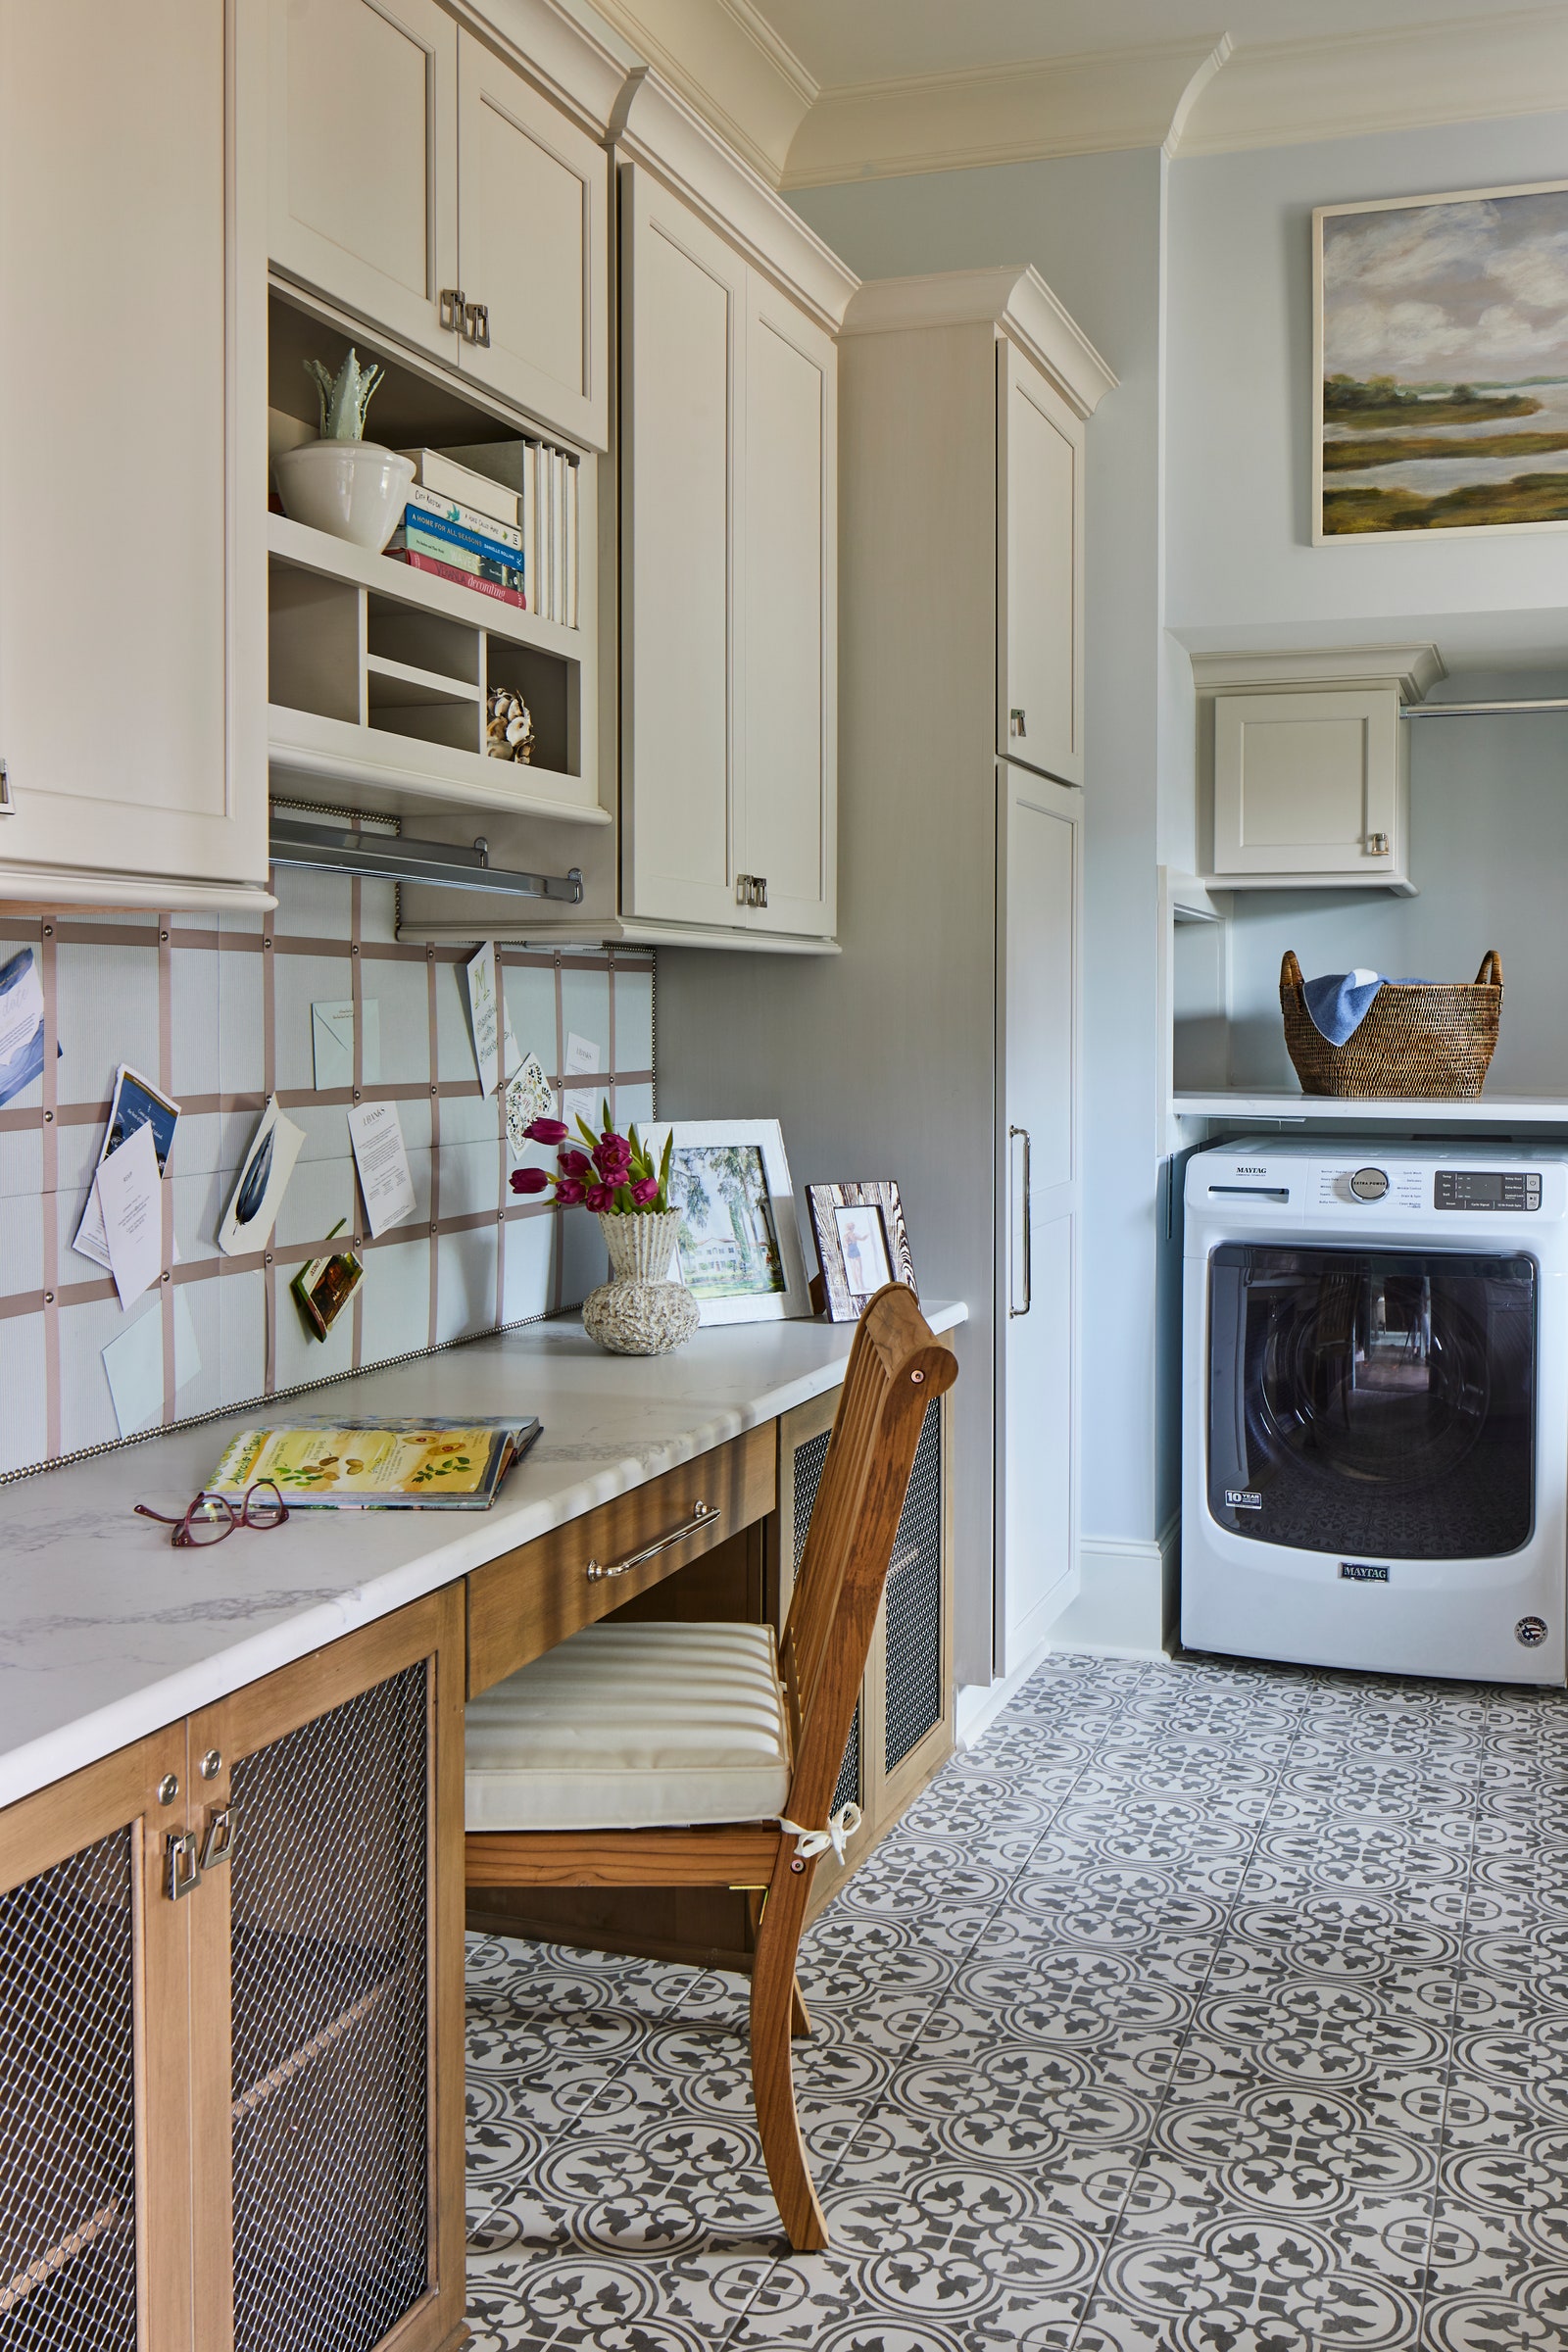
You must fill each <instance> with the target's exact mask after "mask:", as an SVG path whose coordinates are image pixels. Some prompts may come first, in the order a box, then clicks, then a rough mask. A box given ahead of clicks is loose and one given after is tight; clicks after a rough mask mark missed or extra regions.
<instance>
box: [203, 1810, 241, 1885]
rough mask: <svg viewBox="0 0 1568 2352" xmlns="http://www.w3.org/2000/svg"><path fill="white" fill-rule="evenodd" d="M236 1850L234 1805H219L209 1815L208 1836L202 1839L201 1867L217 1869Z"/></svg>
mask: <svg viewBox="0 0 1568 2352" xmlns="http://www.w3.org/2000/svg"><path fill="white" fill-rule="evenodd" d="M233 1851H234V1809H233V1807H232V1805H217V1806H215V1807H214V1809H213V1811H212V1812H211V1813H209V1815H208V1816H207V1836H206V1838H204V1839H203V1840H202V1858H201V1864H200V1867H201V1868H202V1869H203V1870H204V1871H207V1870H212V1869H215V1868H216V1866H217V1865H218V1864H219V1863H220V1862H226V1861H227V1860H228V1857H229V1855H230V1854H231V1853H232V1852H233Z"/></svg>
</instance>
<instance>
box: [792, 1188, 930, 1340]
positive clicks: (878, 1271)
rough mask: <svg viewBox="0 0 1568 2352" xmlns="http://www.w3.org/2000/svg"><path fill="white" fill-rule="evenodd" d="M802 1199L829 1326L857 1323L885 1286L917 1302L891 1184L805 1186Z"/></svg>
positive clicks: (901, 1217)
mask: <svg viewBox="0 0 1568 2352" xmlns="http://www.w3.org/2000/svg"><path fill="white" fill-rule="evenodd" d="M806 1198H807V1201H808V1203H809V1207H810V1212H811V1233H812V1237H813V1239H814V1240H815V1243H816V1262H817V1264H818V1265H819V1266H820V1267H821V1269H822V1288H823V1290H824V1291H825V1292H826V1294H827V1311H828V1320H829V1321H830V1322H833V1323H856V1322H858V1320H859V1318H860V1316H861V1314H862V1313H863V1312H864V1310H865V1307H866V1305H867V1302H868V1301H869V1300H870V1299H874V1298H875V1297H876V1294H877V1292H878V1291H880V1290H882V1289H883V1288H885V1286H886V1285H887V1284H888V1283H890V1282H902V1283H905V1284H906V1285H907V1287H908V1289H910V1290H911V1291H913V1292H914V1294H915V1296H916V1298H918V1297H919V1290H918V1287H917V1286H916V1283H915V1279H914V1260H913V1258H912V1257H911V1256H910V1254H909V1236H908V1231H907V1227H906V1225H905V1222H904V1202H903V1201H902V1200H901V1199H900V1197H899V1188H898V1186H897V1185H896V1184H809V1185H808V1186H807V1188H806Z"/></svg>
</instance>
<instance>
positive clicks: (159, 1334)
mask: <svg viewBox="0 0 1568 2352" xmlns="http://www.w3.org/2000/svg"><path fill="white" fill-rule="evenodd" d="M102 1353H103V1359H104V1371H105V1372H106V1374H107V1375H108V1378H109V1394H110V1396H111V1397H113V1398H114V1400H115V1419H116V1421H117V1422H118V1423H119V1425H120V1434H121V1436H122V1437H123V1438H133V1437H135V1436H136V1435H137V1434H138V1432H140V1431H141V1430H144V1429H156V1428H157V1426H158V1424H159V1422H160V1421H161V1420H162V1419H163V1417H164V1316H163V1309H162V1308H161V1307H157V1306H154V1307H150V1308H149V1309H148V1311H147V1313H146V1314H144V1315H143V1316H141V1317H140V1319H139V1320H138V1321H137V1322H135V1323H132V1324H131V1325H130V1327H129V1329H128V1330H126V1331H122V1332H120V1333H118V1334H117V1336H116V1337H115V1338H114V1339H112V1340H111V1341H110V1343H109V1345H108V1347H107V1348H104V1349H103V1351H102ZM201 1368H202V1359H201V1351H200V1349H199V1348H197V1345H196V1326H195V1324H194V1323H193V1322H192V1321H191V1314H190V1306H189V1303H188V1301H187V1299H186V1298H185V1294H184V1292H183V1291H182V1290H176V1291H175V1293H174V1394H175V1395H176V1396H178V1394H179V1392H180V1390H181V1389H184V1388H188V1387H189V1385H190V1383H191V1382H192V1381H193V1380H194V1379H195V1377H196V1375H197V1373H198V1372H199V1371H200V1370H201Z"/></svg>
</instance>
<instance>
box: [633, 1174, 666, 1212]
mask: <svg viewBox="0 0 1568 2352" xmlns="http://www.w3.org/2000/svg"><path fill="white" fill-rule="evenodd" d="M631 1197H632V1199H633V1200H634V1201H636V1203H637V1205H638V1207H639V1208H652V1207H653V1205H654V1202H655V1201H657V1200H658V1199H659V1178H658V1177H657V1176H639V1177H638V1179H637V1181H636V1183H635V1184H634V1185H633V1186H632V1188H631Z"/></svg>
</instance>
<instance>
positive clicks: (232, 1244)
mask: <svg viewBox="0 0 1568 2352" xmlns="http://www.w3.org/2000/svg"><path fill="white" fill-rule="evenodd" d="M304 1141H305V1130H304V1128H303V1127H296V1126H295V1124H294V1122H293V1120H292V1119H285V1118H284V1116H283V1114H282V1112H281V1111H280V1110H279V1109H278V1107H277V1097H276V1096H275V1095H270V1096H269V1097H268V1102H267V1108H266V1109H265V1110H264V1111H263V1113H262V1116H261V1123H260V1125H259V1126H258V1127H257V1130H256V1133H255V1134H254V1135H253V1136H252V1138H251V1145H250V1150H249V1151H248V1152H246V1154H245V1158H244V1161H243V1163H242V1165H241V1167H240V1172H239V1175H238V1176H237V1178H236V1179H235V1183H234V1190H233V1194H232V1196H231V1197H230V1200H229V1203H228V1206H227V1208H225V1209H224V1211H223V1221H222V1223H221V1225H220V1227H219V1228H218V1247H219V1248H220V1250H222V1252H223V1254H224V1256H225V1257H243V1256H244V1254H245V1252H246V1251H247V1250H262V1249H265V1248H266V1246H267V1239H268V1236H269V1235H270V1232H271V1230H272V1227H273V1226H274V1225H275V1224H276V1222H277V1212H278V1210H279V1208H280V1207H281V1206H282V1202H283V1195H284V1192H285V1191H286V1190H287V1187H288V1180H289V1178H290V1177H291V1176H292V1175H293V1173H294V1162H295V1161H296V1160H297V1159H298V1157H299V1155H300V1147H301V1145H302V1144H303V1143H304Z"/></svg>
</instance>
